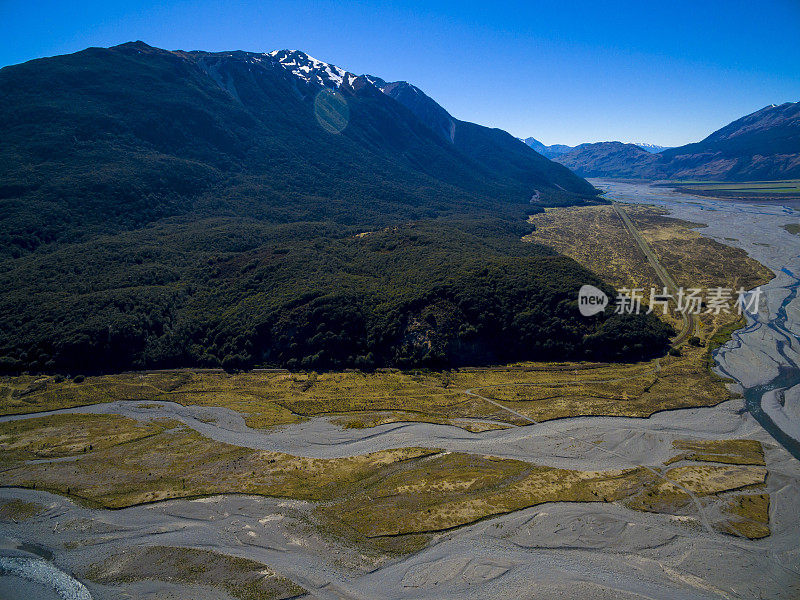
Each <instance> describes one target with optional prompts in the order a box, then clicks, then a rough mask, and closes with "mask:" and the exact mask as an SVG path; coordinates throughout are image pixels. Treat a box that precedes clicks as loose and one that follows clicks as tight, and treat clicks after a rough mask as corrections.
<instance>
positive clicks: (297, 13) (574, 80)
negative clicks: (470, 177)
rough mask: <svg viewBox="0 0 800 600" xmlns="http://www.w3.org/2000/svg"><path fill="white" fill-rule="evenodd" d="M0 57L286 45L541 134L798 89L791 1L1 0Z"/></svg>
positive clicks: (672, 134)
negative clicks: (132, 45) (122, 48)
mask: <svg viewBox="0 0 800 600" xmlns="http://www.w3.org/2000/svg"><path fill="white" fill-rule="evenodd" d="M0 23H2V27H1V28H0V31H1V32H2V36H0V65H8V64H14V63H18V62H23V61H26V60H29V59H32V58H37V57H42V56H51V55H54V54H63V53H67V52H74V51H77V50H81V49H83V48H85V47H87V46H111V45H115V44H119V43H122V42H125V41H130V40H137V39H141V40H143V41H145V42H147V43H149V44H151V45H153V46H158V47H162V48H167V49H170V50H174V49H182V50H195V49H201V50H233V49H240V50H252V51H269V50H272V49H276V48H290V49H300V50H304V51H306V52H308V53H309V54H311V55H312V56H314V57H316V58H319V59H320V60H325V61H328V62H332V63H335V64H337V65H339V66H341V67H343V68H346V69H348V70H350V71H353V72H355V73H372V74H375V75H379V76H381V77H383V78H384V79H388V80H394V79H404V80H408V81H411V82H412V83H414V84H416V85H418V86H419V87H421V88H422V89H423V90H425V91H426V92H427V93H428V94H429V95H430V96H432V97H433V98H434V99H436V100H437V101H438V102H439V103H440V104H442V105H443V106H444V107H445V108H447V109H448V110H449V111H450V112H451V113H452V114H453V115H454V116H456V117H458V118H460V119H466V120H469V121H475V122H477V123H481V124H484V125H489V126H494V127H501V128H503V129H506V130H507V131H509V132H511V133H513V134H514V135H517V136H520V137H527V136H534V137H536V138H538V139H539V140H541V141H543V142H544V143H547V144H552V143H566V144H576V143H579V142H584V141H600V140H614V139H617V140H622V141H648V142H653V143H659V144H664V145H678V144H683V143H687V142H691V141H697V140H699V139H701V138H703V137H705V136H706V135H707V134H709V133H710V132H711V131H713V130H714V129H717V128H719V127H720V126H722V125H725V124H726V123H728V122H729V121H731V120H733V119H736V118H738V117H740V116H742V115H744V114H746V113H749V112H752V111H754V110H757V109H759V108H761V107H763V106H765V105H767V104H772V103H776V104H777V103H781V102H787V101H797V100H800V0H762V1H761V2H754V1H752V0H749V1H747V2H741V1H739V0H725V1H717V0H691V1H684V0H670V1H655V0H654V1H651V0H638V1H636V2H610V1H603V0H593V1H591V2H571V1H569V0H563V1H552V0H550V1H547V2H539V1H536V0H528V1H526V2H504V1H502V0H496V1H482V2H470V1H468V0H462V1H459V0H452V1H448V2H436V1H435V0H431V1H425V0H416V1H407V2H402V1H395V2H364V1H362V2H348V1H325V2H311V1H306V2H303V1H302V0H294V1H276V2H272V1H269V0H258V1H245V0H227V1H222V0H183V1H172V2H170V1H169V0H162V1H160V2H156V1H153V0H139V1H138V2H122V1H117V0H103V1H100V2H98V1H95V0H84V1H83V2H69V1H65V0H61V1H55V2H52V1H48V0H43V1H41V2H30V1H26V2H17V1H9V0H0Z"/></svg>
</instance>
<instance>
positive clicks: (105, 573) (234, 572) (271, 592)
mask: <svg viewBox="0 0 800 600" xmlns="http://www.w3.org/2000/svg"><path fill="white" fill-rule="evenodd" d="M84 576H85V577H86V578H87V579H90V580H92V581H96V582H98V583H105V584H115V583H126V582H130V581H142V580H148V579H150V580H156V581H168V582H181V583H188V584H193V585H209V586H214V587H221V588H223V589H224V590H225V591H226V592H228V593H229V594H230V595H231V596H233V597H234V598H237V599H238V600H283V599H288V598H295V597H297V596H300V595H302V594H305V593H306V590H305V589H303V588H302V587H300V586H299V585H297V584H295V583H293V582H292V581H290V580H288V579H286V578H285V577H281V576H280V575H278V574H276V573H275V572H274V571H272V570H271V569H270V568H268V567H267V566H266V565H263V564H261V563H257V562H255V561H252V560H248V559H246V558H239V557H236V556H228V555H226V554H220V553H218V552H213V551H210V550H198V549H195V548H176V547H172V546H146V547H139V548H131V549H127V550H126V551H125V552H121V553H118V554H113V555H112V556H110V557H109V558H107V559H106V560H104V561H103V562H101V563H97V564H94V565H91V566H90V567H89V568H88V569H86V572H85V574H84Z"/></svg>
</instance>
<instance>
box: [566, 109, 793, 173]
mask: <svg viewBox="0 0 800 600" xmlns="http://www.w3.org/2000/svg"><path fill="white" fill-rule="evenodd" d="M554 160H556V161H558V162H560V163H562V164H563V165H566V166H567V167H569V168H570V169H572V170H573V171H574V172H575V173H577V174H578V175H581V176H583V177H631V178H643V179H707V180H728V181H748V180H770V179H796V178H798V177H800V102H787V103H785V104H780V105H774V104H773V105H770V106H766V107H764V108H762V109H761V110H758V111H756V112H754V113H752V114H749V115H747V116H745V117H742V118H741V119H737V120H736V121H734V122H733V123H730V124H729V125H726V126H725V127H723V128H722V129H719V130H718V131H715V132H714V133H712V134H711V135H709V136H708V137H707V138H705V139H704V140H702V141H700V142H697V143H694V144H687V145H685V146H680V147H677V148H668V149H665V150H661V151H659V152H657V153H651V152H648V151H647V149H643V148H642V147H641V146H637V145H634V144H622V143H620V142H600V143H597V144H582V145H580V146H577V147H575V148H573V149H572V150H570V151H569V152H565V153H562V154H559V155H558V156H556V157H554Z"/></svg>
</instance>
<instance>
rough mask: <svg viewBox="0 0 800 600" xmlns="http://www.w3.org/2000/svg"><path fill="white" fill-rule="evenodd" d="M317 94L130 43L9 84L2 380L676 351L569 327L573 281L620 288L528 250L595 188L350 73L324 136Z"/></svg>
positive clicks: (235, 64) (14, 76) (626, 333)
mask: <svg viewBox="0 0 800 600" xmlns="http://www.w3.org/2000/svg"><path fill="white" fill-rule="evenodd" d="M259 56H260V58H259ZM317 91H318V90H315V89H313V86H310V85H306V84H304V82H302V81H299V80H298V79H297V78H296V77H293V76H292V75H291V74H289V73H287V72H286V71H285V70H284V69H283V68H282V67H280V66H279V65H274V64H270V63H269V61H267V60H266V59H265V58H264V57H263V55H258V56H257V55H252V54H248V53H238V52H237V53H221V54H208V53H181V52H166V51H162V50H158V49H154V48H150V47H149V46H146V45H144V44H140V43H135V44H126V45H123V46H118V47H115V48H111V49H97V48H95V49H89V50H86V51H84V52H80V53H77V54H73V55H68V56H62V57H55V58H52V59H42V60H37V61H31V62H29V63H25V64H23V65H17V66H13V67H6V68H4V69H1V70H0V104H1V105H2V108H3V110H2V111H0V132H2V135H3V140H4V143H3V145H2V146H0V286H2V289H3V293H2V294H1V295H0V369H2V370H4V371H6V372H19V371H22V370H28V371H61V372H71V373H76V372H86V373H88V372H102V371H116V370H122V369H142V368H157V367H177V366H209V367H212V366H213V367H216V366H222V367H225V368H228V369H238V368H249V367H253V366H285V367H288V368H302V369H311V368H313V369H327V368H343V367H357V368H363V369H371V368H375V367H381V366H397V367H417V366H426V367H432V368H439V367H451V366H457V365H465V364H487V363H496V362H505V361H513V360H523V359H547V360H558V359H568V358H591V359H609V360H622V359H624V360H629V359H638V358H642V357H646V356H651V355H654V354H659V353H663V352H664V351H665V350H666V348H667V343H668V336H669V334H670V331H669V330H668V328H666V327H665V326H663V325H662V324H661V323H660V322H659V321H658V320H656V319H655V318H653V317H651V316H646V315H641V316H630V317H624V318H623V317H619V316H611V315H609V316H602V315H600V316H597V317H593V318H590V319H587V318H583V317H581V316H580V315H579V312H578V310H577V307H576V299H577V290H578V288H579V287H580V286H581V285H583V284H585V283H592V284H595V285H597V286H598V287H601V288H604V289H606V290H607V291H608V292H609V293H612V290H610V289H609V288H607V286H604V285H603V284H602V283H601V282H600V281H599V280H598V279H597V277H596V276H594V275H593V274H592V273H590V272H587V271H586V270H585V269H583V268H581V267H580V266H579V265H578V264H577V263H575V262H574V261H572V260H571V259H568V258H566V257H562V256H557V255H554V254H553V253H552V252H551V251H549V250H547V249H545V248H542V247H539V246H535V245H532V244H526V243H523V242H521V241H520V238H521V237H522V236H523V235H524V234H525V233H526V232H527V231H528V229H527V227H528V226H527V225H526V224H525V217H526V215H527V214H529V213H531V212H535V211H537V210H541V207H542V206H556V205H562V204H576V203H584V202H597V201H599V200H598V199H597V196H596V191H595V190H594V189H593V188H592V187H591V186H590V185H588V184H587V183H586V182H585V181H583V180H582V179H580V178H578V177H576V176H574V175H573V174H571V173H570V172H569V171H568V170H566V169H565V168H564V167H562V166H560V165H555V164H554V163H550V162H549V161H546V160H545V159H543V158H542V157H540V156H539V155H537V154H536V153H535V152H534V151H533V150H530V149H528V148H527V147H526V146H524V144H522V143H521V142H520V147H519V148H517V147H514V153H513V154H514V155H513V159H509V161H508V164H509V165H510V166H509V168H508V170H505V171H504V169H503V159H502V156H498V151H497V150H494V148H498V147H503V145H507V144H508V143H509V142H508V141H507V139H506V138H502V139H500V138H498V136H499V135H501V134H499V133H497V130H488V129H486V128H478V126H474V127H472V128H470V127H468V126H467V125H469V124H465V127H464V131H466V132H468V134H469V135H470V137H469V138H468V140H469V142H470V147H471V148H472V150H471V151H470V152H466V151H463V150H459V149H458V148H457V147H455V146H454V145H448V143H447V142H446V141H445V140H442V139H441V137H440V136H437V135H436V134H435V133H434V132H432V131H431V130H430V129H429V128H428V127H427V126H426V125H425V124H423V123H422V122H421V121H420V120H419V119H417V118H416V117H415V116H414V115H413V114H412V112H411V111H409V110H408V109H407V108H405V107H404V106H403V105H401V104H400V103H398V102H397V101H395V100H394V99H392V98H390V97H388V96H386V95H385V94H382V93H381V92H380V91H379V90H377V89H376V88H374V87H372V86H371V85H368V84H366V83H365V82H364V81H363V80H361V81H359V80H356V81H355V83H354V85H352V86H343V88H342V89H341V90H340V93H341V94H342V95H343V96H345V97H346V101H347V103H348V106H349V111H350V122H349V124H348V126H347V128H346V129H345V130H344V131H343V132H342V134H341V135H335V134H332V133H329V132H328V131H326V130H324V128H322V127H320V126H319V124H318V123H317V121H316V120H315V118H314V116H313V100H314V94H315V92H317ZM483 130H485V131H483ZM498 139H500V141H501V142H502V144H501V146H498V145H497V144H498ZM528 151H530V154H529V153H528ZM526 165H529V168H528V167H527V166H526ZM551 165H552V166H551ZM523 171H524V172H525V173H526V175H525V177H520V176H519V173H521V172H523ZM534 186H535V187H534ZM534 191H536V192H538V194H537V198H538V199H537V200H536V203H535V204H532V203H531V196H532V195H533V192H534Z"/></svg>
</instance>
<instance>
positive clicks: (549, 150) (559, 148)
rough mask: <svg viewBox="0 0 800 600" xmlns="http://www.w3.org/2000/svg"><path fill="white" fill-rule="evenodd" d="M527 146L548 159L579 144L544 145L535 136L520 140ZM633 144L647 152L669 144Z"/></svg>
mask: <svg viewBox="0 0 800 600" xmlns="http://www.w3.org/2000/svg"><path fill="white" fill-rule="evenodd" d="M522 141H523V142H525V143H526V144H527V145H528V146H530V147H531V148H533V149H534V150H536V151H537V152H538V153H539V154H541V155H542V156H546V157H547V158H549V159H551V160H552V159H554V158H555V157H556V156H561V155H562V154H566V153H567V152H571V151H572V150H574V149H575V148H578V147H579V146H565V145H564V144H553V145H552V146H545V145H544V144H543V143H542V142H540V141H539V140H537V139H536V138H532V137H529V138H525V139H524V140H522ZM632 143H633V145H635V146H638V147H639V148H642V149H644V150H647V151H648V152H661V151H662V150H666V149H667V148H668V147H669V146H658V145H657V144H648V143H646V142H641V143H640V142H632ZM586 145H587V144H581V145H580V147H583V146H586Z"/></svg>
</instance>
